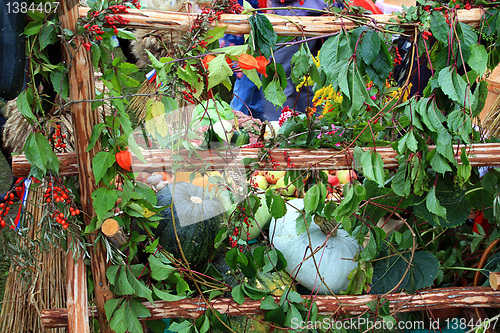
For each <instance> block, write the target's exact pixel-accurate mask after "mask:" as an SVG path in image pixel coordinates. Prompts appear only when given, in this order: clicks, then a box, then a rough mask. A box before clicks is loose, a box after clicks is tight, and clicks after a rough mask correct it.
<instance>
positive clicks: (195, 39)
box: [185, 0, 243, 49]
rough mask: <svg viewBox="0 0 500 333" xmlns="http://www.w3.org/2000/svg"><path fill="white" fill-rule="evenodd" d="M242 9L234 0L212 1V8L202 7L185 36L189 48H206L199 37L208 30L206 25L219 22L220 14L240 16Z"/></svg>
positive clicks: (205, 44)
mask: <svg viewBox="0 0 500 333" xmlns="http://www.w3.org/2000/svg"><path fill="white" fill-rule="evenodd" d="M242 9H243V7H242V6H241V5H240V4H238V2H237V1H236V0H223V1H214V5H213V6H212V7H210V6H205V7H203V8H202V10H201V13H200V14H199V15H198V16H197V17H196V19H195V20H194V22H193V24H192V25H191V27H190V28H189V30H188V33H187V34H186V36H185V38H186V39H187V40H188V41H190V42H191V43H190V44H189V45H191V48H192V49H195V48H196V47H198V46H200V47H202V48H203V49H205V48H206V46H207V42H206V41H204V40H203V39H201V37H200V36H203V35H204V32H205V31H207V30H208V24H207V23H213V22H214V21H219V20H220V17H221V15H222V14H240V13H241V11H242Z"/></svg>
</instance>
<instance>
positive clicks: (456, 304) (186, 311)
mask: <svg viewBox="0 0 500 333" xmlns="http://www.w3.org/2000/svg"><path fill="white" fill-rule="evenodd" d="M313 298H314V300H315V301H316V303H317V304H318V312H319V313H320V314H322V315H327V316H331V315H336V314H348V315H359V314H361V313H364V312H365V311H367V310H368V309H369V308H370V303H371V302H374V301H377V300H379V298H380V295H360V296H352V295H340V296H335V297H334V296H315V297H313ZM384 298H385V299H386V300H388V301H389V305H390V309H391V313H393V314H395V313H400V312H412V311H425V310H435V309H449V308H467V307H474V308H483V307H488V308H498V307H500V291H494V290H492V289H491V288H489V287H463V288H436V289H428V290H422V291H420V292H419V293H418V294H415V295H409V294H406V293H399V294H392V295H387V296H385V297H384ZM275 299H276V301H277V302H279V297H275ZM143 304H144V305H145V306H146V307H147V308H148V309H149V311H150V312H151V317H148V318H140V319H141V320H156V319H166V318H189V319H194V318H197V317H199V316H200V315H202V314H203V313H204V312H205V310H206V309H207V306H206V305H205V304H204V303H203V301H201V300H200V299H192V298H191V299H185V300H181V301H175V302H165V301H157V302H154V303H153V304H152V303H149V302H144V303H143ZM210 304H211V305H212V306H213V307H214V308H215V309H216V310H218V311H219V312H221V313H223V314H227V315H229V316H244V315H248V316H256V315H260V314H263V313H265V311H264V310H261V309H260V301H254V300H251V299H246V300H245V302H244V303H243V304H241V305H239V304H238V303H236V302H235V301H233V300H232V299H231V298H219V299H214V300H212V301H211V302H210ZM89 312H90V315H95V313H96V312H95V310H93V309H91V310H90V311H89ZM41 321H42V325H43V327H44V328H45V329H48V328H55V327H64V326H66V325H67V311H66V309H51V310H42V314H41Z"/></svg>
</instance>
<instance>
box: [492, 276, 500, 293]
mask: <svg viewBox="0 0 500 333" xmlns="http://www.w3.org/2000/svg"><path fill="white" fill-rule="evenodd" d="M490 287H491V288H493V290H498V289H499V287H500V272H490Z"/></svg>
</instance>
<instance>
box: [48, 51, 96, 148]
mask: <svg viewBox="0 0 500 333" xmlns="http://www.w3.org/2000/svg"><path fill="white" fill-rule="evenodd" d="M88 44H89V45H90V43H88ZM56 127H57V129H56V132H55V134H53V135H52V137H50V138H49V140H50V141H52V143H53V144H54V147H55V148H61V149H64V148H66V144H65V143H64V139H65V138H66V134H61V126H60V125H57V126H56Z"/></svg>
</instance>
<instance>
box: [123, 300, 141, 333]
mask: <svg viewBox="0 0 500 333" xmlns="http://www.w3.org/2000/svg"><path fill="white" fill-rule="evenodd" d="M132 301H133V300H128V301H127V302H125V303H124V307H125V310H124V315H125V322H126V323H127V331H128V332H129V333H143V332H144V331H143V329H142V325H141V322H140V321H139V318H137V315H136V313H135V311H134V309H133V308H132V305H131V304H132Z"/></svg>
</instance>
